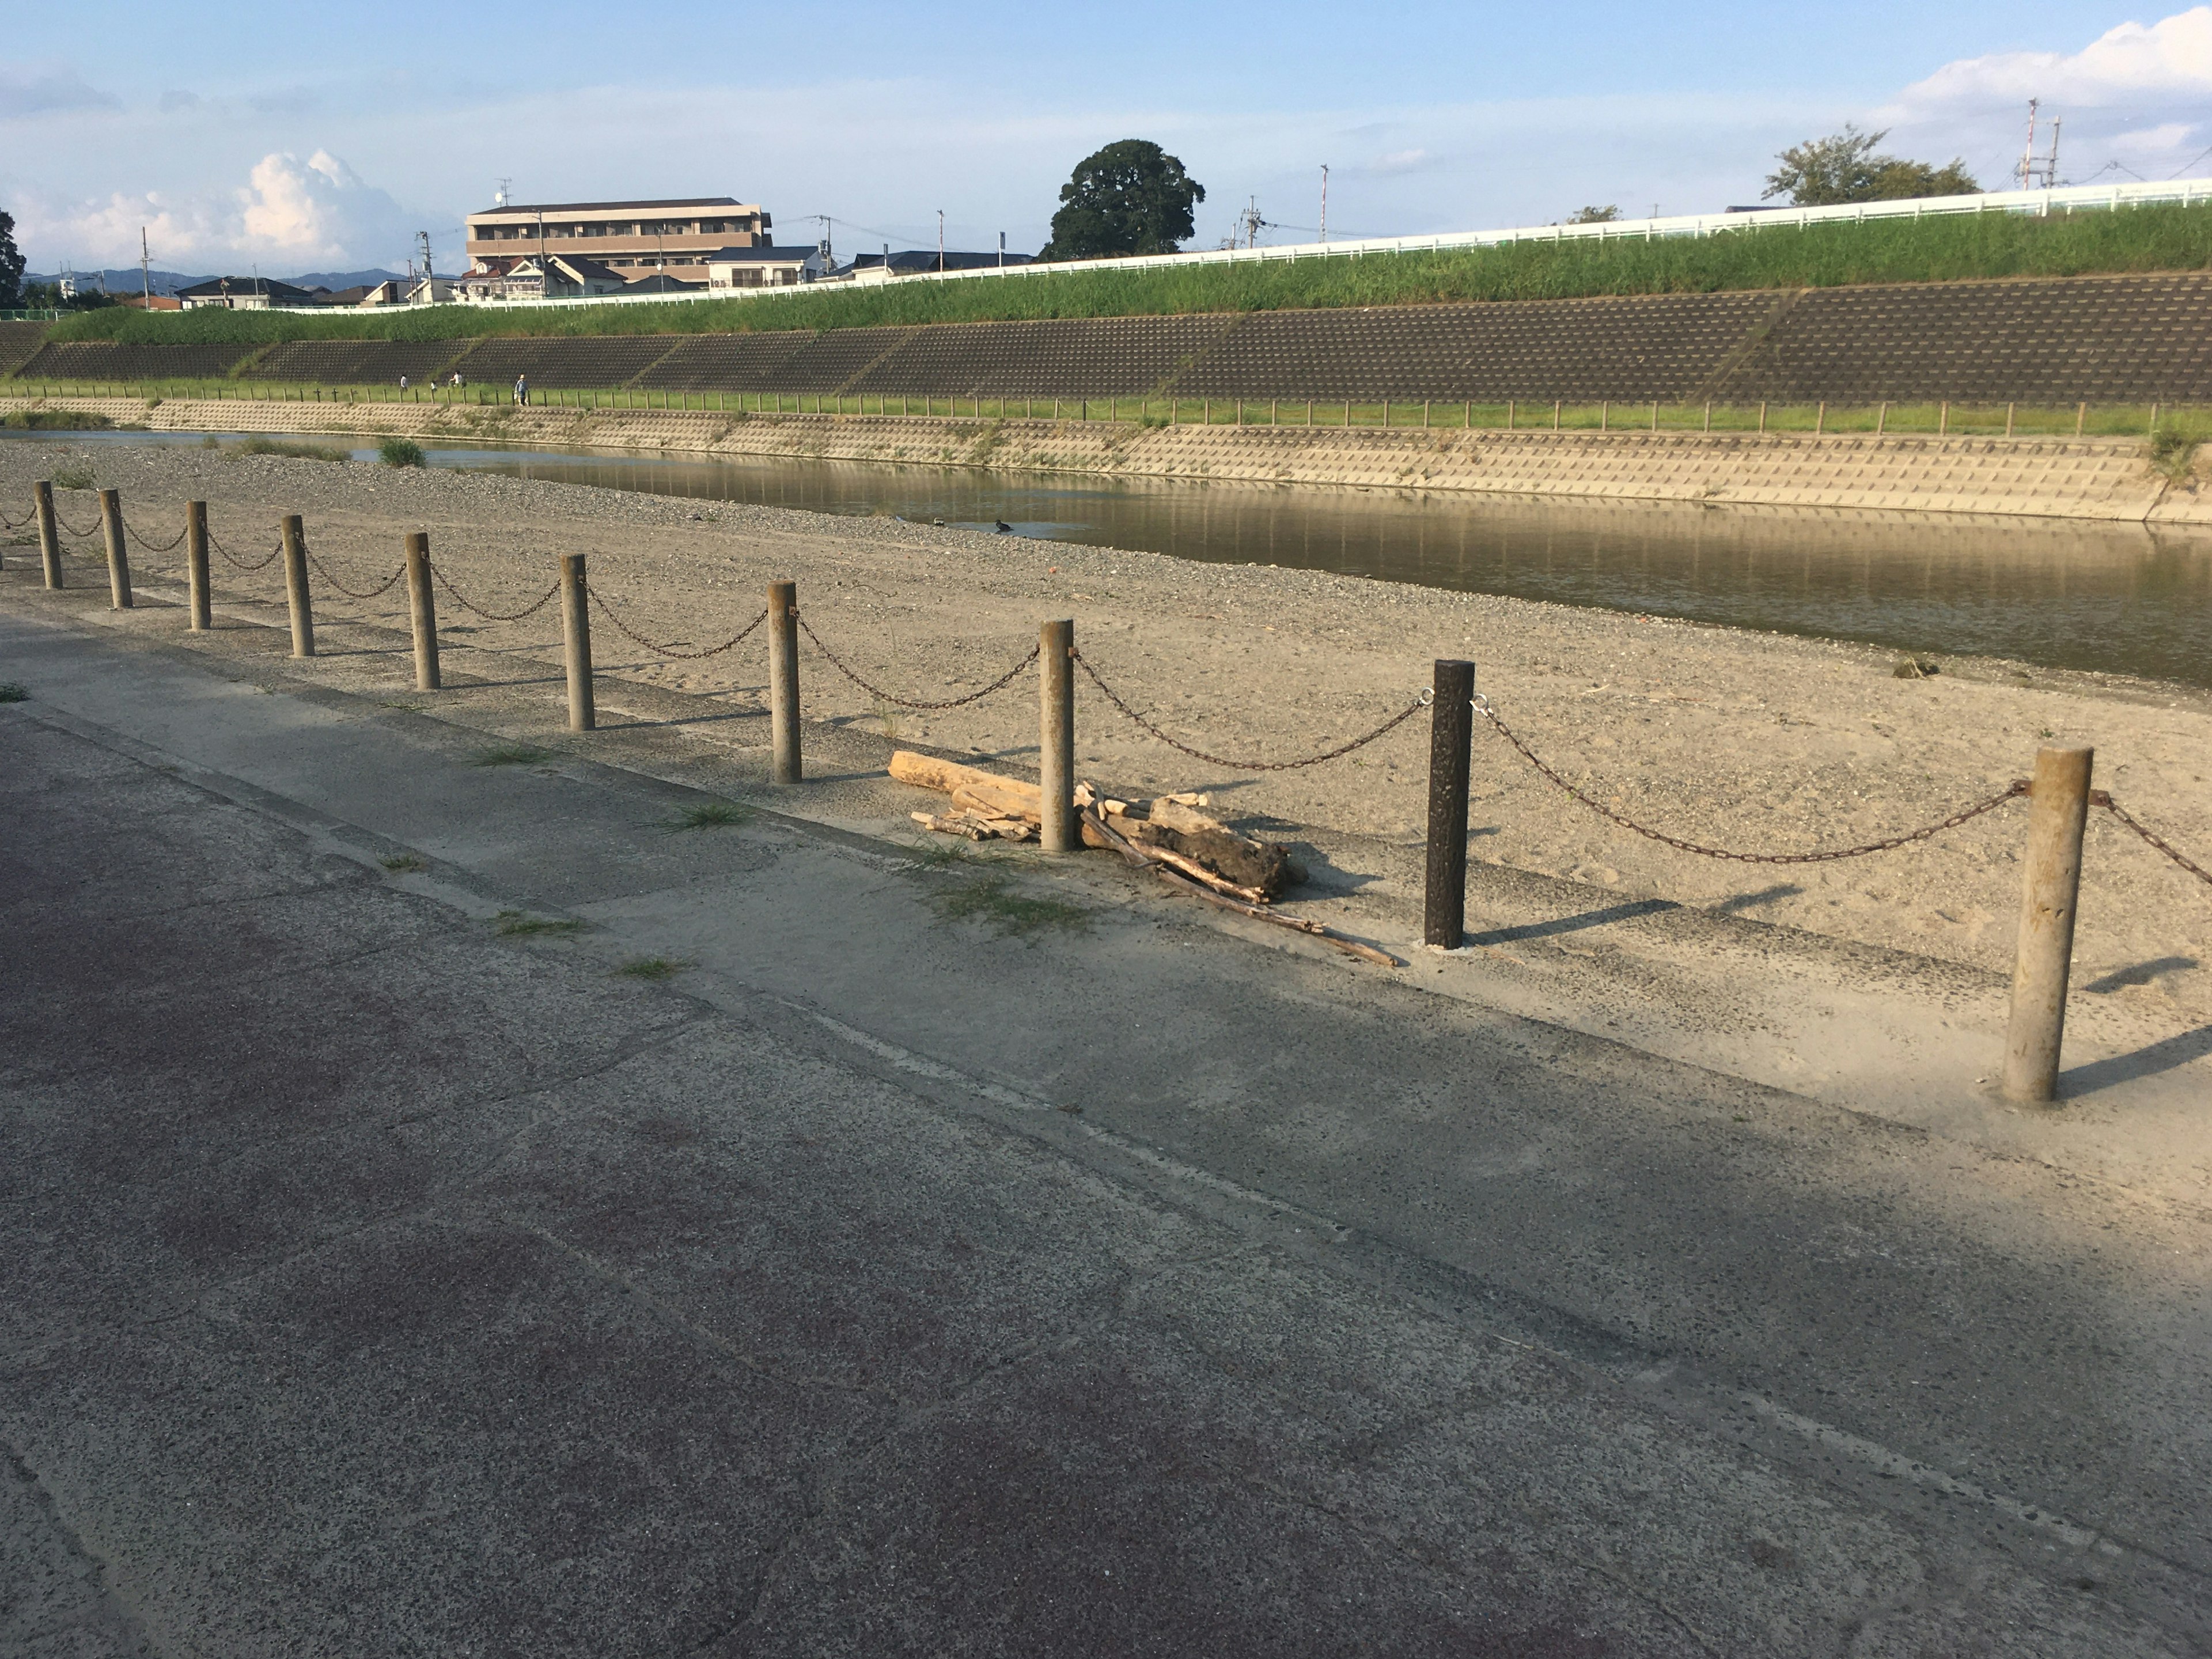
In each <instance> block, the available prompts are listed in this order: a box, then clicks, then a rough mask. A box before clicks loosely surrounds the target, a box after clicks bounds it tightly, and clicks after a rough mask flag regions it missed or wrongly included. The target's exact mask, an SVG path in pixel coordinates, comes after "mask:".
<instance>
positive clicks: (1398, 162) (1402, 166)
mask: <svg viewBox="0 0 2212 1659" xmlns="http://www.w3.org/2000/svg"><path fill="white" fill-rule="evenodd" d="M1435 160H1436V157H1435V156H1433V155H1431V154H1430V153H1429V152H1428V151H1427V150H1425V149H1398V150H1393V151H1391V152H1390V154H1389V155H1378V156H1376V158H1375V159H1374V160H1373V161H1370V162H1369V163H1368V164H1367V165H1366V166H1365V167H1362V168H1361V169H1360V171H1361V172H1362V173H1371V174H1373V175H1374V176H1376V178H1385V177H1388V176H1389V174H1392V173H1417V172H1419V170H1420V169H1421V168H1422V167H1426V166H1427V165H1428V164H1429V163H1430V162H1431V161H1435Z"/></svg>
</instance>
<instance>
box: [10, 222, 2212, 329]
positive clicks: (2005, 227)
mask: <svg viewBox="0 0 2212 1659" xmlns="http://www.w3.org/2000/svg"><path fill="white" fill-rule="evenodd" d="M2207 267H2212V206H2206V207H2181V206H2178V205H2157V206H2150V207H2136V208H2124V209H2120V210H2101V209H2100V210H2096V211H2093V212H2081V213H2074V214H2062V215H2058V216H2053V217H2051V218H2047V219H2039V218H2029V217H2026V216H2017V215H2013V214H1985V215H1980V216H1958V217H1947V218H1940V219H1920V220H1913V219H1881V220H1875V221H1872V222H1868V223H1864V224H1849V223H1827V224H1818V225H1813V226H1809V227H1807V228H1802V229H1801V228H1797V227H1795V226H1790V225H1781V224H1773V223H1765V224H1761V223H1760V222H1759V221H1757V220H1747V221H1746V228H1745V229H1743V230H1741V231H1732V232H1729V233H1727V234H1721V235H1715V236H1703V237H1676V238H1672V239H1668V240H1657V241H1644V240H1631V239H1622V240H1608V241H1589V240H1583V241H1571V242H1556V243H1554V242H1522V243H1518V244H1516V245H1514V246H1506V247H1494V248H1463V249H1453V250H1448V251H1443V252H1420V253H1390V254H1370V255H1368V256H1366V257H1364V258H1313V259H1299V260H1297V261H1291V260H1271V261H1267V262H1264V263H1252V264H1226V265H1224V264H1212V265H1182V266H1174V267H1170V268H1168V269H1165V270H1081V271H1067V272H1064V273H1054V274H1052V275H1048V276H1016V277H1011V278H1007V279H1004V280H1000V279H998V278H993V277H979V278H974V279H969V280H963V281H959V282H950V283H918V282H908V283H887V284H884V285H882V286H879V287H869V288H838V289H829V290H824V291H802V292H799V293H794V294H782V295H770V296H765V297H763V298H760V299H751V300H690V301H677V302H674V303H671V304H668V305H620V306H581V307H557V308H548V309H546V310H544V311H531V312H526V313H516V312H513V311H508V310H505V309H494V308H491V307H475V306H435V307H420V308H416V307H407V308H404V309H396V310H392V311H366V312H347V313H339V314H337V315H334V316H320V315H301V314H296V313H272V312H251V311H191V312H183V313H178V312H167V313H163V312H152V313H148V312H140V311H126V310H122V309H119V308H118V309H113V310H103V311H91V312H82V313H78V314H76V315H75V316H72V317H68V318H64V319H62V320H61V321H60V322H58V323H57V324H55V325H53V326H52V329H51V330H50V331H48V335H47V337H48V338H50V339H55V340H115V341H120V342H130V343H149V344H156V343H274V342H276V341H280V340H356V339H358V340H368V339H396V340H458V339H465V338H468V337H472V336H480V335H541V336H564V335H604V334H711V333H749V332H759V331H769V330H775V329H833V328H859V327H866V326H873V325H884V324H915V323H938V322H984V321H995V320H1004V319H1036V318H1055V317H1133V316H1162V315H1182V314H1188V313H1202V312H1234V311H1277V310H1297V309H1303V308H1310V307H1311V308H1328V307H1345V306H1389V305H1431V304H1442V303H1445V302H1449V301H1482V300H1547V299H1565V298H1576V297H1583V296H1589V295H1631V294H1692V293H1714V292H1719V291H1723V290H1730V289H1739V290H1740V289H1775V288H1834V287H1841V286H1844V285H1847V284H1851V283H1927V282H1957V281H1964V280H1967V279H1971V278H1976V277H1996V276H2085V275H2090V274H2094V273H2099V272H2117V271H2150V270H2203V269H2205V268H2207Z"/></svg>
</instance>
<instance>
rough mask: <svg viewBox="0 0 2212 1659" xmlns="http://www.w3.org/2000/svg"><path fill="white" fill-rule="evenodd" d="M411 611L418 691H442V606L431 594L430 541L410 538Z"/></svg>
mask: <svg viewBox="0 0 2212 1659" xmlns="http://www.w3.org/2000/svg"><path fill="white" fill-rule="evenodd" d="M407 611H408V616H409V620H410V622H412V623H413V624H414V629H415V689H416V690H417V691H435V690H437V689H438V685H439V679H438V606H437V602H436V600H435V599H434V598H433V597H432V595H431V592H430V538H429V535H428V532H424V531H420V530H417V531H416V532H414V533H413V534H411V535H410V536H409V537H408V538H407Z"/></svg>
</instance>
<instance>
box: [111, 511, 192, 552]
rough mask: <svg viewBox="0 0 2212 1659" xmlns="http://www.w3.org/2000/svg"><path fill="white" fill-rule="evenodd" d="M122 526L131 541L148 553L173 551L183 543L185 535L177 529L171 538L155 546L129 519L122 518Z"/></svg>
mask: <svg viewBox="0 0 2212 1659" xmlns="http://www.w3.org/2000/svg"><path fill="white" fill-rule="evenodd" d="M123 528H124V530H125V532H127V533H128V534H129V536H130V538H131V540H132V541H134V542H136V543H137V544H138V545H139V546H140V547H142V548H143V549H144V550H146V551H147V552H149V553H173V552H174V551H176V550H177V548H178V547H179V545H180V544H182V543H183V541H184V539H185V532H184V531H181V530H179V532H177V533H176V535H175V536H174V537H173V538H171V539H169V540H168V541H166V542H163V543H161V544H160V545H158V546H156V545H155V544H154V543H152V542H149V541H148V540H147V539H146V538H144V537H143V536H142V535H140V534H139V533H138V532H137V530H136V529H134V528H132V526H131V520H128V519H125V520H124V521H123Z"/></svg>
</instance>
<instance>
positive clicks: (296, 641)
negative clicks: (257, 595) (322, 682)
mask: <svg viewBox="0 0 2212 1659" xmlns="http://www.w3.org/2000/svg"><path fill="white" fill-rule="evenodd" d="M284 602H285V604H286V605H288V606H289V607H290V610H291V612H292V654H293V655H294V656H295V657H312V656H313V655H314V654H315V613H314V608H313V603H312V601H311V600H310V599H309V598H308V595H307V532H306V531H305V530H304V529H302V528H301V523H300V515H299V514H298V513H286V514H285V515H284Z"/></svg>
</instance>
